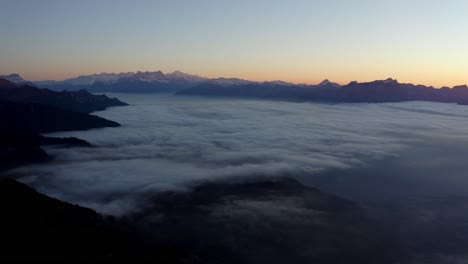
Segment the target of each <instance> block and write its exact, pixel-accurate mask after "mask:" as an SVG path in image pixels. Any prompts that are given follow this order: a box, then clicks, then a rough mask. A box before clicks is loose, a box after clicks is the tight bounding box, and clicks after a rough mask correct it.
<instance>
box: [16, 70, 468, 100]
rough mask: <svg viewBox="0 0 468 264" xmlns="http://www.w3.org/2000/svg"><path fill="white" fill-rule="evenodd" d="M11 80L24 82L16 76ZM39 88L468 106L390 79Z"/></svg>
mask: <svg viewBox="0 0 468 264" xmlns="http://www.w3.org/2000/svg"><path fill="white" fill-rule="evenodd" d="M11 79H20V80H21V82H24V80H23V79H22V78H18V76H16V75H15V76H13V77H12V78H11ZM37 84H38V85H40V86H43V87H48V88H51V89H54V90H80V89H87V90H89V91H92V92H127V93H175V94H179V95H202V96H227V97H232V96H238V97H254V98H265V99H275V100H298V101H317V102H335V103H340V102H356V103H364V102H366V103H382V102H404V101H432V102H449V103H459V104H468V87H466V85H462V86H455V87H453V88H448V87H443V88H440V89H435V88H434V87H431V86H429V87H428V86H424V85H414V84H409V83H399V82H398V81H397V80H394V79H392V78H388V79H386V80H376V81H373V82H364V83H358V82H350V83H349V84H347V85H340V84H338V83H335V82H331V81H329V80H327V79H326V80H324V81H322V82H321V83H319V84H317V85H306V84H292V83H287V82H283V81H272V82H254V81H249V80H243V79H237V78H214V79H210V78H204V77H200V76H197V75H190V74H187V73H182V72H179V71H177V72H174V73H167V74H164V73H163V72H161V71H156V72H136V73H132V72H129V73H119V74H116V73H102V74H94V75H86V76H79V77H77V78H71V79H67V80H64V81H45V82H37Z"/></svg>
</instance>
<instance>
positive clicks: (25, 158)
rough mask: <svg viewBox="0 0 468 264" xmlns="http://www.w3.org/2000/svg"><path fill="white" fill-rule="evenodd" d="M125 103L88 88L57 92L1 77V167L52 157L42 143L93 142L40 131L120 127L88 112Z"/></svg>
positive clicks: (75, 144)
mask: <svg viewBox="0 0 468 264" xmlns="http://www.w3.org/2000/svg"><path fill="white" fill-rule="evenodd" d="M117 105H125V104H124V103H122V102H120V101H118V100H117V99H109V98H107V97H106V96H95V95H92V94H90V93H88V92H86V91H80V92H62V93H58V92H53V91H50V90H47V89H37V88H34V87H32V86H29V85H27V84H25V85H22V86H18V85H17V84H14V83H12V82H10V81H8V80H5V79H0V158H1V159H0V170H5V169H11V168H14V167H16V166H20V165H23V164H27V163H36V162H44V161H47V160H48V159H49V157H48V155H47V154H46V153H45V151H44V150H43V149H41V146H42V145H66V146H89V143H87V142H86V141H84V140H80V139H77V138H66V139H61V138H50V137H43V136H40V135H39V133H48V132H56V131H75V130H87V129H93V128H103V127H117V126H119V124H118V123H116V122H113V121H110V120H107V119H104V118H101V117H97V116H94V115H90V114H88V113H87V112H91V111H95V110H102V109H105V108H107V107H109V106H117Z"/></svg>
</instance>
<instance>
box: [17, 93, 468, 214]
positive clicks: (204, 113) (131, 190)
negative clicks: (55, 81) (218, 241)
mask: <svg viewBox="0 0 468 264" xmlns="http://www.w3.org/2000/svg"><path fill="white" fill-rule="evenodd" d="M112 96H117V97H118V98H119V99H122V100H123V101H126V102H128V103H130V104H131V105H130V106H127V107H114V108H110V109H108V110H106V111H102V112H96V113H95V114H96V115H98V116H101V117H104V118H107V119H110V120H114V121H117V122H119V123H120V124H121V125H122V126H121V127H117V128H105V129H96V130H90V131H80V132H66V133H53V134H50V135H51V136H61V137H68V136H75V137H79V138H82V139H85V140H87V141H89V142H90V143H91V144H93V145H95V146H96V147H93V148H48V149H47V151H48V153H50V154H51V155H52V156H53V157H54V160H53V162H51V163H48V164H45V165H33V166H27V167H23V168H20V169H16V170H14V171H11V172H10V173H11V174H12V175H16V176H17V177H19V179H20V180H21V181H22V182H25V183H27V184H29V185H30V186H32V187H34V188H36V189H37V190H38V191H40V192H43V193H45V194H47V195H50V196H52V197H55V198H58V199H61V200H64V201H68V202H72V203H77V204H80V205H83V206H86V207H90V208H93V209H95V210H97V211H99V212H101V213H105V214H112V215H117V216H121V215H125V214H127V213H130V212H134V211H138V210H140V209H141V207H142V206H144V205H145V199H146V198H147V197H148V195H152V194H154V193H155V192H158V191H164V190H184V189H185V188H186V187H187V186H190V185H191V184H193V183H194V182H199V181H205V180H221V179H237V180H243V179H252V178H255V177H283V176H288V177H295V178H296V179H298V180H299V181H301V182H303V183H305V184H308V185H312V186H316V187H318V188H320V189H324V190H326V191H328V192H332V193H336V194H338V195H342V196H344V197H346V198H350V199H353V200H355V201H374V200H378V199H383V200H385V199H386V198H388V197H397V196H401V197H407V196H414V195H419V196H421V197H423V196H431V195H432V196H437V195H441V196H447V195H455V196H457V195H458V196H459V195H462V194H463V193H465V192H466V191H467V189H468V188H467V187H466V186H468V184H466V183H467V181H468V180H466V179H465V177H464V176H465V175H464V173H463V172H464V171H466V169H468V164H466V162H464V161H465V160H466V157H468V148H467V146H468V135H467V134H466V124H467V123H468V107H466V106H459V105H455V104H441V103H429V102H406V103H385V104H316V103H295V102H278V101H262V100H247V99H219V98H218V99H207V98H202V97H182V96H168V95H122V94H118V95H112Z"/></svg>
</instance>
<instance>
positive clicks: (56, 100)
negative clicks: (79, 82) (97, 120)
mask: <svg viewBox="0 0 468 264" xmlns="http://www.w3.org/2000/svg"><path fill="white" fill-rule="evenodd" d="M0 100H2V101H11V102H19V103H35V104H43V105H50V106H54V107H57V108H61V109H65V110H71V111H75V112H86V113H89V112H93V111H100V110H104V109H106V108H108V107H111V106H124V105H127V104H126V103H124V102H121V101H119V100H118V99H116V98H112V99H111V98H108V97H107V96H105V95H93V94H91V93H89V92H87V91H85V90H81V91H76V92H70V91H63V92H55V91H51V90H48V89H39V88H36V87H33V86H31V85H29V84H15V83H13V82H11V81H8V80H6V79H1V78H0Z"/></svg>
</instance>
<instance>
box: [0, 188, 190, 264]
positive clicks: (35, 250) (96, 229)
mask: <svg viewBox="0 0 468 264" xmlns="http://www.w3.org/2000/svg"><path fill="white" fill-rule="evenodd" d="M0 212H1V216H2V217H0V233H1V236H0V262H2V263H5V262H8V263H9V262H11V261H15V262H18V261H34V262H42V261H54V262H55V261H66V262H75V261H80V262H82V261H116V262H118V261H145V262H146V261H154V262H157V263H183V262H182V259H183V258H185V257H186V254H185V252H183V251H181V250H180V249H178V248H173V247H169V246H168V247H151V248H150V249H151V250H150V249H149V248H144V246H143V244H141V243H140V241H139V239H138V238H137V237H136V236H135V234H136V233H135V231H133V228H132V227H131V226H129V225H127V224H125V223H122V222H119V221H118V220H117V219H114V218H113V217H106V216H102V215H100V214H97V213H96V212H94V211H93V210H91V209H88V208H84V207H81V206H77V205H72V204H69V203H66V202H62V201H60V200H57V199H53V198H50V197H47V196H45V195H43V194H41V193H38V192H36V191H35V190H33V189H31V188H29V187H28V186H26V185H25V184H22V183H19V182H17V181H15V180H12V179H3V180H0Z"/></svg>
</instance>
